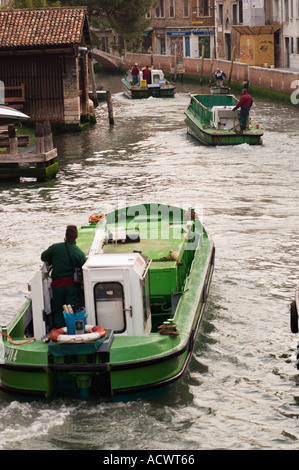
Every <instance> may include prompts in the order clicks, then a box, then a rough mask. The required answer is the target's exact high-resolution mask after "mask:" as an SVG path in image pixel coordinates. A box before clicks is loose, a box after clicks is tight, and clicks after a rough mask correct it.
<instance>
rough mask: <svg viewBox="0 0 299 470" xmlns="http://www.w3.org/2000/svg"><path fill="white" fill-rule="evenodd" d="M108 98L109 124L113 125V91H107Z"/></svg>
mask: <svg viewBox="0 0 299 470" xmlns="http://www.w3.org/2000/svg"><path fill="white" fill-rule="evenodd" d="M106 99H107V107H108V115H109V124H110V125H111V126H113V124H114V118H113V106H112V98H111V92H110V91H108V90H107V92H106Z"/></svg>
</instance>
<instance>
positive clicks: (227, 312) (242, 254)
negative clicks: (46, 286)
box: [0, 75, 299, 451]
mask: <svg viewBox="0 0 299 470" xmlns="http://www.w3.org/2000/svg"><path fill="white" fill-rule="evenodd" d="M97 83H98V84H102V85H103V86H104V87H105V88H108V89H110V91H111V92H112V96H113V111H114V126H112V127H110V126H109V120H108V112H107V106H106V103H101V104H100V106H99V107H98V108H97V110H96V113H97V117H98V123H97V124H96V126H95V127H94V128H93V129H91V130H89V131H86V132H82V133H74V134H71V133H70V134H66V135H60V136H56V137H54V143H55V145H56V146H57V148H58V155H59V164H60V171H59V173H58V175H57V178H56V180H54V181H51V182H47V183H36V182H35V181H32V180H24V181H22V183H20V184H2V185H1V187H0V211H1V235H0V295H1V304H0V320H1V324H2V325H3V324H5V323H8V322H9V321H10V319H11V318H12V317H13V315H14V313H15V312H16V310H17V309H18V308H19V307H20V305H21V304H22V303H23V300H24V297H25V295H26V294H27V281H28V280H29V279H30V277H31V276H32V275H33V273H34V272H35V269H36V268H37V267H38V266H39V263H40V261H39V259H40V253H41V251H42V250H44V249H45V248H46V247H47V246H48V245H49V244H50V243H53V242H58V241H61V240H62V239H63V236H64V232H65V226H66V225H67V224H69V223H74V224H77V225H80V224H85V223H86V222H87V221H88V217H89V215H90V214H91V213H93V212H94V211H95V210H104V211H107V210H109V209H112V208H113V207H115V206H117V205H122V203H124V204H130V203H135V202H161V203H165V204H177V205H184V206H187V205H189V206H192V207H195V208H196V210H198V211H200V213H201V215H202V220H203V223H204V225H205V227H206V229H207V230H208V232H209V233H210V234H211V235H212V237H213V238H214V241H215V245H216V264H215V271H214V276H213V281H212V286H211V290H210V294H209V299H208V304H207V309H206V311H205V316H204V320H203V322H202V324H201V328H200V332H199V335H198V338H197V341H196V344H195V349H194V354H193V357H192V359H191V362H190V365H189V368H188V370H187V372H186V373H185V375H184V377H183V378H182V380H181V381H180V382H178V383H177V384H176V385H175V386H174V387H173V388H172V389H171V390H170V392H169V393H168V394H167V395H165V396H160V397H156V398H155V399H153V400H148V399H140V400H137V401H135V402H127V403H110V402H105V401H87V402H85V401H81V400H64V399H57V400H56V399H55V400H52V401H49V402H45V401H40V400H33V399H32V400H27V399H24V400H23V399H19V398H18V399H17V398H15V397H11V396H9V395H6V394H5V393H3V392H0V416H1V420H0V449H2V450H5V449H10V450H11V449H21V450H29V449H30V450H46V449H50V450H56V449H59V450H62V449H78V450H84V449H98V450H101V449H102V450H132V449H136V450H138V449H139V450H142V449H143V450H144V449H146V450H161V451H162V450H173V451H175V450H189V451H190V450H191V451H192V450H203V449H207V450H216V449H232V450H238V449H241V450H247V449H248V450H249V449H278V450H279V449H282V450H294V449H298V448H299V427H298V418H299V388H298V376H297V371H296V369H295V368H294V366H293V364H292V363H291V361H290V355H291V353H292V352H293V350H294V348H295V344H296V337H295V335H293V334H292V333H291V332H290V327H289V304H290V302H291V300H292V299H293V297H294V292H295V288H296V286H297V282H298V257H299V248H298V232H299V222H298V214H297V211H298V204H297V203H298V200H299V189H298V188H299V170H298V168H299V167H298V145H299V134H298V116H299V114H298V112H299V110H298V109H295V108H294V107H293V108H291V107H289V106H287V105H277V104H273V103H269V102H264V101H262V100H255V103H254V107H253V110H252V117H253V118H254V119H255V120H256V121H257V122H259V123H260V124H261V126H262V127H263V129H264V131H265V135H264V137H263V145H262V146H259V147H250V146H248V145H240V146H235V147H233V146H231V147H226V148H223V147H215V148H206V147H203V146H201V145H200V144H199V143H196V142H195V141H194V140H193V139H192V138H191V137H190V136H188V135H187V133H186V127H185V123H184V109H185V108H186V106H187V104H188V102H189V93H190V92H200V91H205V92H207V90H200V88H199V87H198V86H196V85H190V84H189V85H187V84H184V83H183V84H182V83H178V84H177V94H176V96H175V98H174V99H170V100H159V99H154V98H151V99H148V100H141V101H130V100H129V99H127V98H125V97H124V96H123V94H122V92H121V88H120V77H118V76H115V75H113V76H111V77H104V76H100V75H98V76H97Z"/></svg>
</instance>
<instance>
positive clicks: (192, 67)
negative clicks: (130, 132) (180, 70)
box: [125, 53, 299, 93]
mask: <svg viewBox="0 0 299 470" xmlns="http://www.w3.org/2000/svg"><path fill="white" fill-rule="evenodd" d="M150 59H151V58H150V55H149V54H131V53H127V54H126V58H125V61H126V65H127V67H128V68H131V67H132V66H133V65H134V63H135V62H137V63H138V65H139V66H141V67H143V66H145V65H150V63H151V62H150ZM183 65H184V68H185V73H186V74H188V75H200V74H201V67H202V60H201V58H199V59H190V58H184V59H183ZM203 65H204V67H203V75H204V76H208V77H209V76H210V70H211V59H205V60H204V63H203ZM230 65H231V63H230V61H227V60H214V62H213V70H214V71H215V70H216V67H220V68H221V69H222V70H223V71H224V72H225V73H226V75H227V77H228V74H229V71H230ZM171 66H172V67H173V57H171V56H166V55H154V64H153V68H157V69H161V70H163V72H164V73H169V72H170V67H171ZM231 79H232V81H234V82H240V83H244V82H246V81H247V80H249V82H250V85H252V86H257V87H261V88H269V89H272V90H275V91H281V92H284V93H293V92H294V88H295V87H294V82H295V81H299V72H291V71H289V70H283V69H272V68H263V67H255V66H249V65H247V64H242V63H240V62H235V63H234V65H233V73H232V77H231ZM298 83H299V82H298ZM292 84H293V87H292ZM295 85H296V84H295ZM296 88H299V86H298V85H296Z"/></svg>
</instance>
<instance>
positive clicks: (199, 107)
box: [192, 97, 211, 121]
mask: <svg viewBox="0 0 299 470" xmlns="http://www.w3.org/2000/svg"><path fill="white" fill-rule="evenodd" d="M192 109H193V111H195V112H196V114H197V115H198V116H200V117H201V119H203V120H205V121H210V119H211V112H210V110H209V109H208V108H207V107H206V106H204V105H203V104H202V103H201V102H200V101H198V100H197V99H196V98H195V97H194V98H193V103H192Z"/></svg>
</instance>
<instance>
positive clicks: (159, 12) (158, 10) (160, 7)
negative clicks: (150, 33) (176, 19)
mask: <svg viewBox="0 0 299 470" xmlns="http://www.w3.org/2000/svg"><path fill="white" fill-rule="evenodd" d="M164 16H165V15H164V0H159V5H158V7H157V8H156V18H164Z"/></svg>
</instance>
